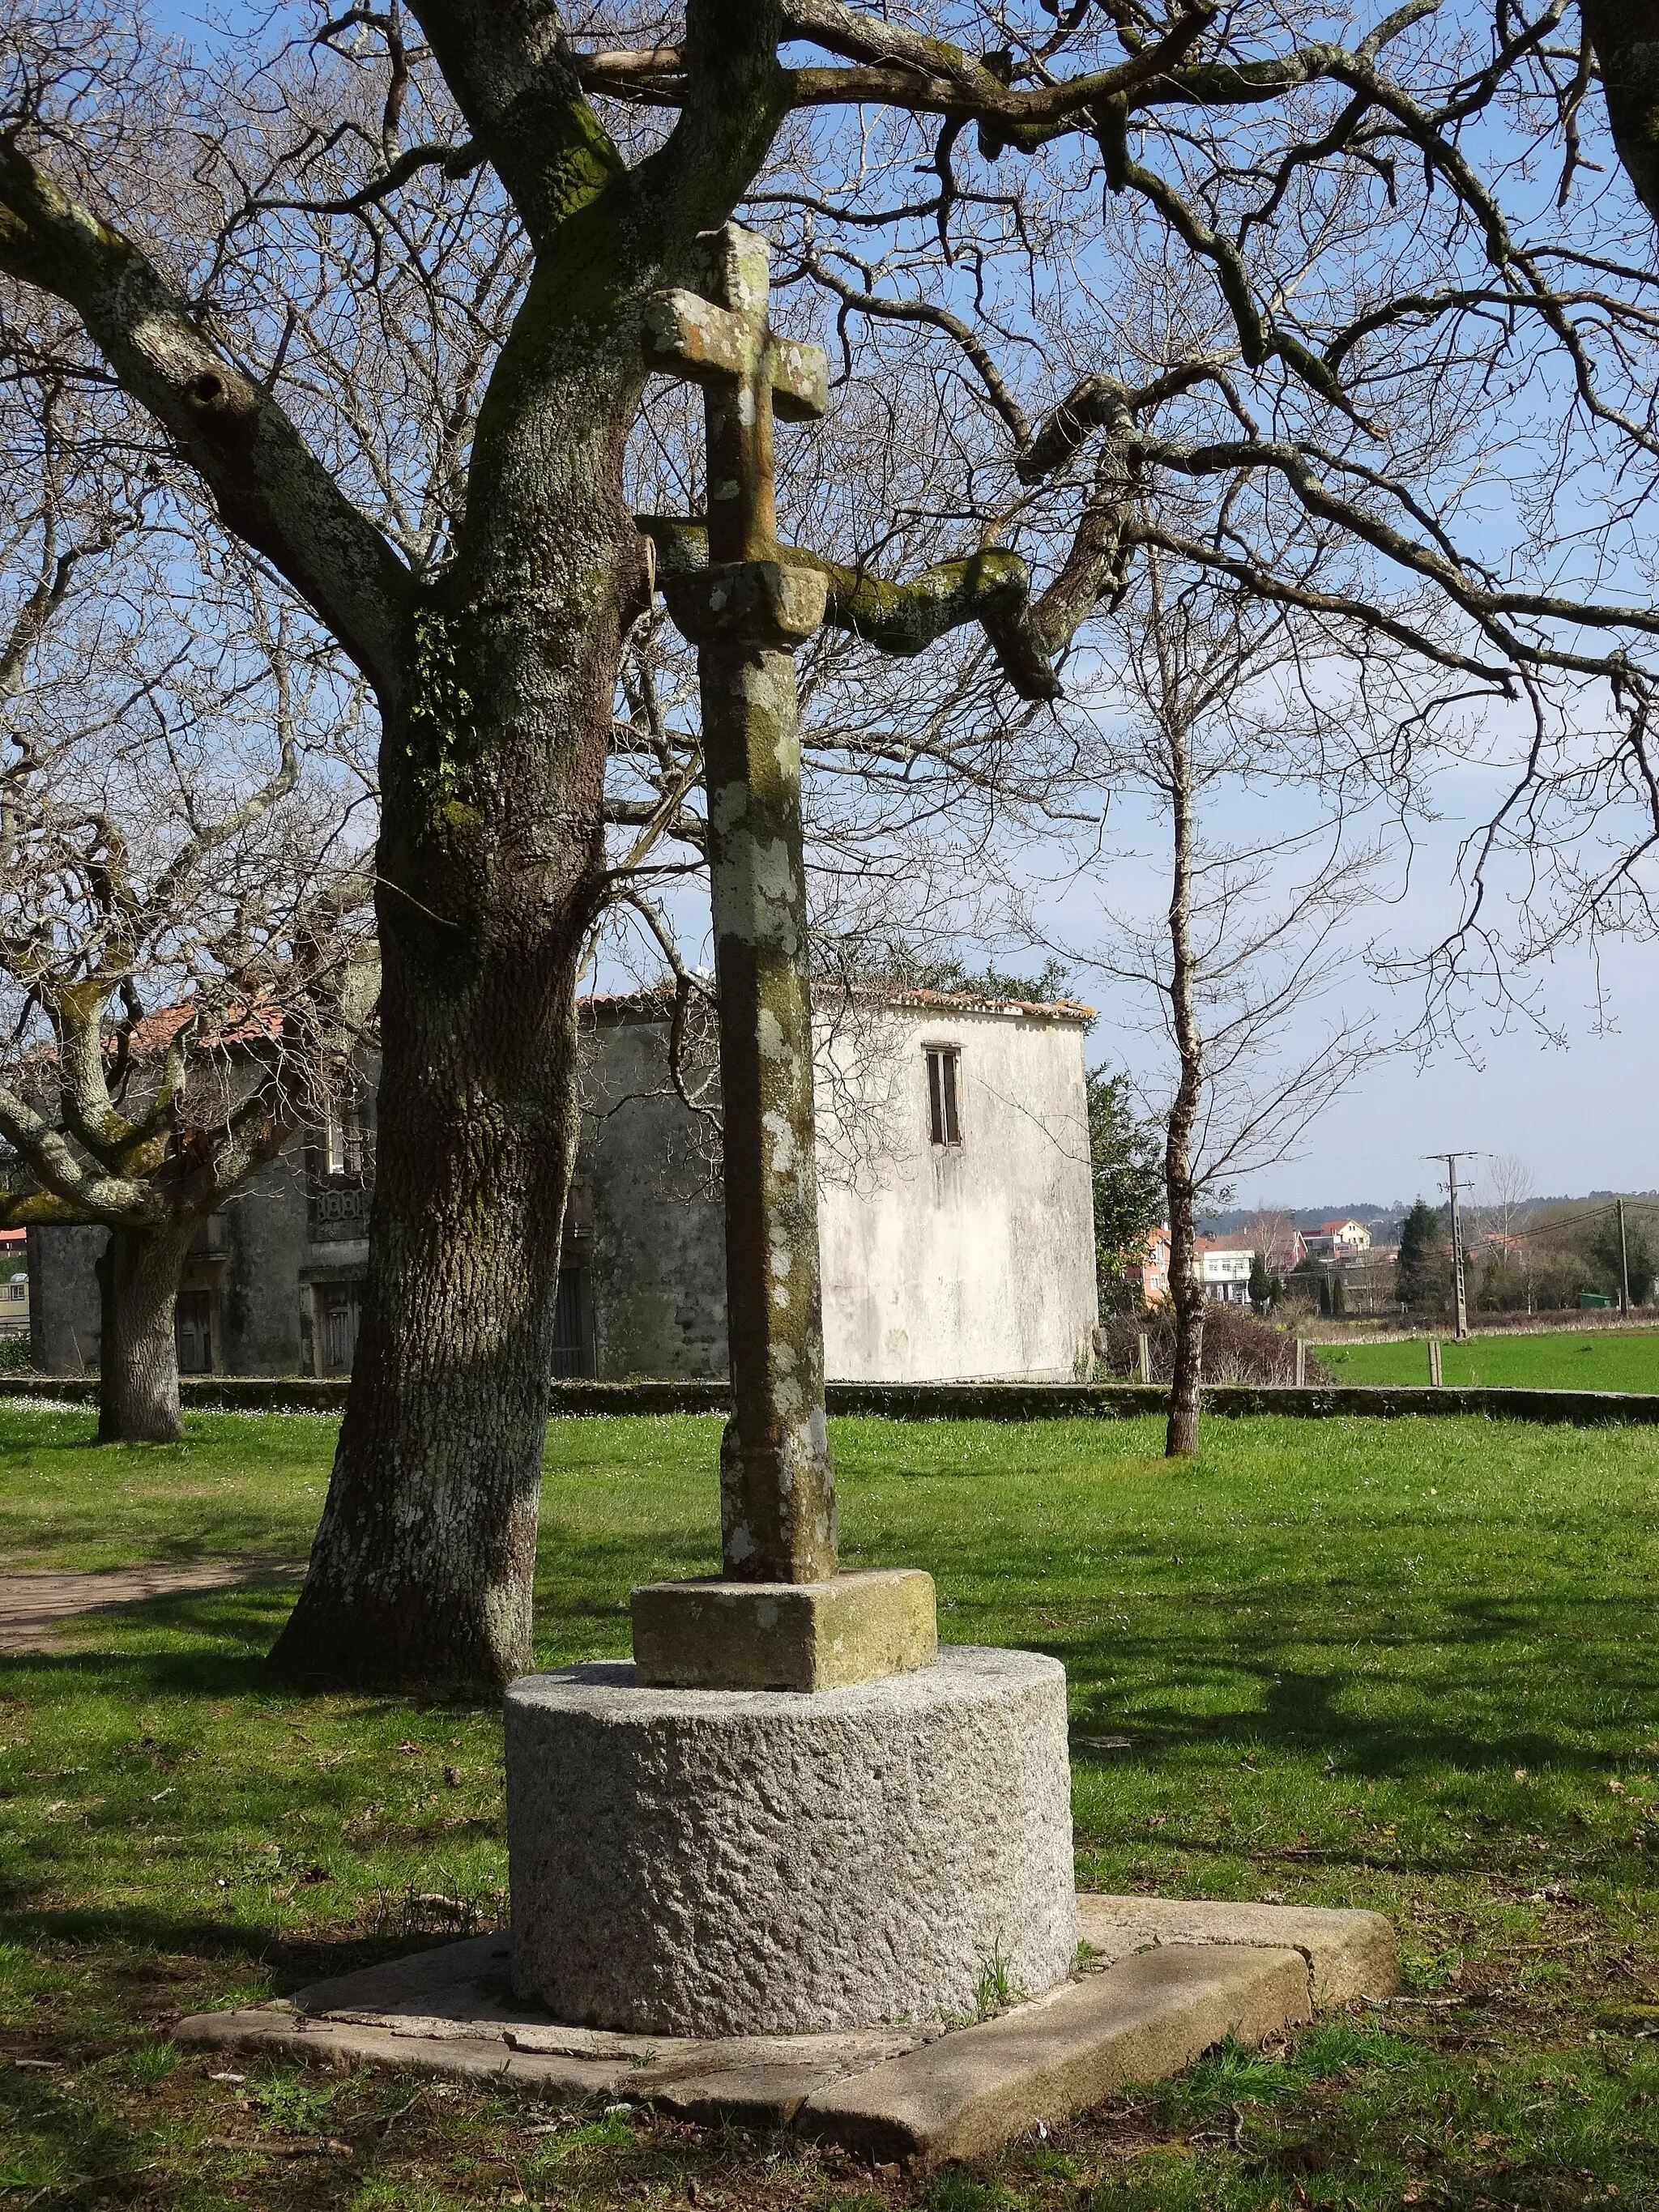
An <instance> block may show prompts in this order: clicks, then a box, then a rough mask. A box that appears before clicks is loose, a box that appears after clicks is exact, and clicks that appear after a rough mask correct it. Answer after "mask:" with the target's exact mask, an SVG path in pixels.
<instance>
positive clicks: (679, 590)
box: [662, 561, 829, 653]
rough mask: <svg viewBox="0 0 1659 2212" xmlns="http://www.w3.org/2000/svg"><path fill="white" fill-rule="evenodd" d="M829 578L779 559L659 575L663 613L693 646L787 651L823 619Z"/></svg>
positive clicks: (808, 635)
mask: <svg viewBox="0 0 1659 2212" xmlns="http://www.w3.org/2000/svg"><path fill="white" fill-rule="evenodd" d="M662 591H663V597H664V599H666V601H667V602H668V611H669V613H670V614H671V615H672V617H674V620H675V623H677V624H678V627H679V629H681V630H682V631H683V632H684V635H686V636H687V637H688V638H690V641H691V642H692V644H693V645H698V646H702V645H714V644H724V643H731V644H740V645H750V646H757V647H763V648H766V647H769V648H771V649H772V650H774V651H779V652H784V653H793V652H794V651H795V649H796V648H797V647H799V646H802V645H805V642H806V641H807V639H808V638H809V637H811V635H812V634H813V632H814V631H815V630H816V629H817V628H818V627H819V625H820V624H821V623H822V622H823V610H824V605H825V602H826V600H827V599H828V595H829V578H828V577H827V576H826V575H824V574H823V572H822V570H820V569H816V568H797V567H795V566H793V565H789V566H786V565H785V564H784V563H783V562H781V561H725V562H716V563H715V564H714V566H712V567H710V568H701V569H698V570H697V571H696V573H695V574H691V575H683V576H665V577H664V578H663V580H662Z"/></svg>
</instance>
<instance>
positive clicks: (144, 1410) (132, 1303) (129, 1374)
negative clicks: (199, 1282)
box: [98, 1221, 197, 1444]
mask: <svg viewBox="0 0 1659 2212" xmlns="http://www.w3.org/2000/svg"><path fill="white" fill-rule="evenodd" d="M196 1226H197V1225H196V1223H195V1222H193V1221H191V1222H187V1223H185V1224H182V1225H181V1224H178V1223H167V1225H164V1226H162V1227H160V1228H141V1229H112V1230H111V1231H110V1233H109V1241H108V1243H106V1245H105V1247H104V1250H103V1253H102V1255H101V1256H100V1259H99V1261H98V1290H99V1304H100V1309H101V1314H102V1329H101V1332H100V1352H99V1364H98V1441H99V1443H100V1444H110V1443H155V1444H168V1443H177V1442H178V1439H179V1344H178V1339H177V1337H176V1336H175V1334H174V1333H173V1318H174V1310H175V1308H176V1306H177V1304H178V1299H179V1273H180V1271H181V1269H182V1268H183V1267H184V1263H185V1253H186V1252H187V1251H188V1250H189V1249H190V1242H191V1237H192V1236H193V1235H194V1234H195V1231H196Z"/></svg>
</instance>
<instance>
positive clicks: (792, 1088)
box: [644, 223, 836, 1583]
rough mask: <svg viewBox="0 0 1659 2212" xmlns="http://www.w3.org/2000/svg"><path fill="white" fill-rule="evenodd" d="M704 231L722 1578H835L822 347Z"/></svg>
mask: <svg viewBox="0 0 1659 2212" xmlns="http://www.w3.org/2000/svg"><path fill="white" fill-rule="evenodd" d="M702 244H703V246H705V248H706V250H707V255H708V266H709V270H710V281H709V287H708V289H709V292H710V294H711V295H713V296H711V297H707V298H705V297H703V296H702V295H699V294H697V293H695V292H689V291H672V292H665V293H660V294H659V295H656V297H655V298H654V299H653V300H652V301H651V302H650V303H649V305H648V307H647V312H646V318H645V329H644V343H645V352H646V358H647V362H648V363H649V364H650V366H651V367H652V368H657V369H660V370H662V371H663V372H664V373H665V374H668V375H671V376H675V377H679V378H681V379H684V380H687V381H689V382H692V383H695V384H697V385H699V386H701V387H702V394H703V407H704V419H705V422H706V425H707V433H708V556H709V566H708V568H707V569H706V570H704V571H702V573H701V574H696V575H693V576H690V577H685V578H682V579H680V580H678V581H677V582H676V583H674V584H673V585H671V586H667V587H665V589H666V596H667V598H668V604H669V609H670V611H671V613H672V615H673V617H674V619H675V621H676V622H677V623H678V625H679V627H680V629H682V630H684V633H685V634H686V635H687V636H688V637H689V638H690V640H691V641H692V642H693V643H694V644H695V645H696V647H697V673H698V682H699V686H700V690H701V693H702V743H703V762H704V771H705V775H706V779H707V784H708V859H709V872H710V876H711V878H712V883H713V896H714V969H715V976H716V980H717V982H718V986H719V993H720V1091H721V1099H722V1106H723V1110H724V1115H725V1170H726V1175H725V1181H726V1317H727V1330H728V1335H729V1339H730V1344H731V1361H732V1415H731V1419H729V1420H728V1422H727V1424H726V1433H725V1436H724V1437H723V1438H722V1440H721V1445H720V1538H721V1553H722V1558H723V1563H724V1569H725V1572H726V1575H727V1576H728V1577H732V1578H734V1579H736V1580H739V1581H744V1582H785V1583H810V1582H818V1581H822V1580H823V1579H825V1578H826V1577H829V1576H832V1575H834V1574H835V1572H836V1499H835V1480H834V1476H833V1474H832V1472H831V1468H830V1463H829V1437H828V1432H827V1430H826V1426H825V1422H824V1412H823V1299H822V1292H821V1287H820V1279H819V1270H818V1231H817V1158H816V1153H817V1141H816V1127H815V1122H814V1118H813V1111H812V1018H811V998H810V994H809V990H808V984H807V975H806V877H805V860H804V840H803V835H802V825H801V800H800V731H799V718H798V707H797V700H796V691H795V669H794V661H793V653H794V649H795V647H797V646H799V645H800V644H802V643H803V642H804V641H805V639H806V638H808V637H810V636H811V634H812V632H813V630H814V629H817V625H818V623H820V622H821V621H822V620H823V604H824V580H823V576H822V575H821V574H817V573H816V572H813V571H810V570H803V569H799V568H785V567H783V566H782V565H781V563H780V562H779V560H778V557H777V512H776V505H775V491H774V482H773V451H772V422H773V415H774V411H776V413H777V414H779V415H781V416H784V417H785V418H786V419H787V420H791V421H796V422H800V421H810V420H811V418H812V417H813V416H817V415H818V414H821V413H822V412H823V406H824V404H825V387H826V383H827V372H826V367H825V362H824V357H823V352H822V351H821V349H819V348H817V347H816V346H804V345H796V344H793V343H789V342H788V341H787V340H783V339H780V338H777V337H775V336H774V335H773V333H772V331H771V329H770V327H769V322H768V319H767V295H768V289H769V280H768V272H767V249H766V244H765V241H764V240H763V239H759V238H757V237H756V236H755V235H754V234H752V233H751V232H749V231H745V230H744V229H742V228H739V226H738V225H737V224H735V223H728V224H727V225H726V228H724V229H723V230H720V231H716V232H714V233H711V234H708V236H707V237H706V238H705V239H704V240H702Z"/></svg>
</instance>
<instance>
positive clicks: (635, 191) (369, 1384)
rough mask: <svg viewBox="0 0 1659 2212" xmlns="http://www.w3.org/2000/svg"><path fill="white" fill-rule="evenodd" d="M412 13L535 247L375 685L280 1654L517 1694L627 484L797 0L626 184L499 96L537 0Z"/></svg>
mask: <svg viewBox="0 0 1659 2212" xmlns="http://www.w3.org/2000/svg"><path fill="white" fill-rule="evenodd" d="M416 13H417V14H418V15H422V20H423V21H424V22H425V25H426V27H427V29H428V34H429V35H430V36H431V37H432V38H433V40H434V42H435V47H436V50H437V52H438V58H439V62H440V65H441V67H442V69H443V70H444V72H445V75H446V76H447V78H448V80H449V82H450V84H451V86H452V88H454V89H455V90H456V92H457V95H458V97H459V98H460V99H461V100H462V104H463V106H469V105H470V106H471V109H472V110H474V111H475V112H474V114H473V119H474V121H475V123H477V125H478V127H479V131H480V136H481V137H482V138H483V139H484V140H485V141H486V143H489V145H490V147H491V150H492V152H493V154H494V155H495V157H496V158H497V160H498V164H502V165H504V170H503V173H504V174H505V175H506V176H507V181H508V183H509V185H510V187H511V188H512V189H513V191H514V193H515V196H517V197H520V206H521V208H522V209H523V210H525V211H526V222H527V224H528V227H529V228H530V229H531V231H532V234H533V235H535V237H536V242H537V261H536V270H535V275H534V276H533V278H532V282H531V284H530V287H529V290H528V292H527V294H526V299H525V302H524V305H523V307H521V309H520V312H519V314H518V316H517V319H516V320H515V322H514V325H513V333H512V336H511V337H510V338H509V339H508V341H507V344H506V346H505V347H504V348H503V349H502V352H501V356H500V358H499V360H498V361H497V362H496V364H495V368H494V371H493V372H492V374H491V377H490V382H489V392H488V394H487V397H486V398H485V400H484V404H483V408H482V410H481V411H480V415H479V419H478V428H477V437H476V438H475V440H474V442H473V448H472V455H471V466H470V471H469V476H468V490H467V508H466V517H465V526H464V528H463V531H462V535H461V544H460V551H459V557H458V559H457V562H456V564H455V567H454V568H453V570H452V571H451V572H450V573H449V574H447V576H446V577H445V579H444V580H443V581H442V583H441V585H440V586H439V587H438V589H437V590H436V591H435V592H434V593H433V594H432V595H431V596H430V597H429V598H428V599H427V600H425V601H424V603H423V604H422V605H419V606H418V607H417V608H416V611H415V613H414V616H413V618H412V622H411V626H410V632H411V634H410V644H409V656H408V665H407V678H406V684H405V686H404V691H403V694H402V696H400V697H399V698H398V699H396V700H386V699H383V700H382V708H383V712H384V714H385V735H384V738H383V740H382V746H381V777H380V784H381V808H382V814H381V837H380V859H379V888H378V891H377V908H378V917H379V926H380V947H381V961H382V969H381V1000H380V1024H381V1051H382V1060H381V1076H380V1109H379V1116H378V1120H379V1137H378V1147H377V1158H376V1176H375V1194H374V1226H373V1230H372V1231H371V1236H370V1260H369V1277H368V1297H367V1301H366V1305H365V1310H364V1316H363V1323H362V1331H361V1333H360V1334H359V1337H358V1340H357V1353H356V1363H355V1365H354V1369H353V1372H352V1378H351V1389H350V1393H349V1398H348V1401H347V1406H346V1414H345V1419H344V1421H343V1424H342V1426H341V1431H340V1442H339V1448H338V1450H337V1454H336V1456H335V1462H334V1474H333V1478H332V1480H331V1483H330V1485H329V1494H328V1500H327V1504H326V1505H325V1508H324V1512H323V1517H322V1522H321V1524H320V1526H319V1529H318V1532H317V1537H316V1541H315V1542H314V1544H313V1547H312V1553H311V1564H310V1567H309V1570H308V1571H307V1577H306V1584H305V1588H304V1589H303V1590H302V1592H301V1596H300V1601H299V1603H298V1605H297V1606H296V1607H295V1610H294V1613H293V1614H292V1616H291V1618H290V1619H289V1622H288V1625H287V1626H286V1627H285V1628H284V1630H283V1634H282V1636H281V1638H280V1639H279V1640H278V1642H277V1644H276V1649H275V1650H274V1651H273V1653H272V1655H271V1660H272V1664H273V1666H274V1668H276V1671H277V1672H278V1673H280V1674H283V1675H284V1676H286V1677H287V1678H289V1679H290V1680H313V1681H316V1680H331V1681H339V1682H348V1683H358V1684H363V1685H376V1684H379V1685H390V1684H397V1685H398V1686H403V1687H413V1686H417V1685H430V1686H449V1687H453V1688H466V1689H471V1690H478V1691H484V1692H493V1691H495V1690H498V1689H499V1688H500V1687H501V1685H502V1684H503V1683H505V1682H507V1680H510V1679H511V1678H512V1677H513V1675H514V1674H519V1673H521V1672H522V1671H523V1670H524V1669H525V1668H527V1667H528V1666H529V1665H530V1663H531V1609H532V1585H533V1579H534V1574H535V1564H536V1522H537V1509H538V1502H539V1492H540V1484H541V1463H542V1449H543V1443H544V1435H545V1430H546V1419H547V1403H548V1398H547V1386H548V1376H549V1370H550V1364H551V1354H552V1340H553V1316H554V1307H555V1301H556V1290H557V1279H558V1278H557V1260H558V1249H559V1237H560V1231H561V1226H562V1214H563V1208H564V1200H565V1193H566V1188H567V1186H568V1179H569V1173H570V1166H571V1161H572V1158H573V1156H574V1147H575V1136H576V1122H575V1014H574V989H575V979H576V975H577V970H578V963H579V961H580V954H581V951H582V946H583V944H584V940H585V938H586V931H587V928H588V927H589V924H590V923H591V922H592V920H593V918H594V916H595V914H596V912H597V911H598V909H599V907H600V906H601V904H602V903H603V900H604V896H605V884H604V876H603V867H604V851H603V832H602V829H601V819H602V812H601V810H602V803H603V796H604V780H605V759H606V755H607V752H608V750H609V744H610V738H611V716H612V712H613V708H614V706H615V696H616V684H617V671H618V669H619V667H620V665H621V660H622V653H623V642H624V641H625V638H626V636H627V634H628V631H629V627H630V626H631V624H632V623H633V622H634V620H635V617H636V616H638V615H639V614H641V613H642V612H643V611H645V609H646V607H647V605H648V603H649V592H650V570H649V567H648V565H647V555H646V551H645V548H644V541H643V540H642V539H641V537H640V535H639V533H638V532H637V530H636V529H635V525H634V520H633V516H632V514H631V513H630V512H629V507H628V505H627V502H626V501H625V499H624V497H623V450H624V446H625V442H626V438H627V434H628V431H629V427H630V425H631V423H632V422H633V420H634V417H635V413H636V410H637V408H638V404H639V398H640V394H641V390H642V388H643V386H644V381H645V369H644V353H643V337H642V325H643V307H644V301H645V297H646V295H647V293H648V292H649V291H651V290H653V289H656V288H657V287H659V285H661V284H663V283H672V282H676V281H678V280H679V279H680V278H681V276H683V275H685V274H689V273H690V255H691V251H692V245H693V240H694V237H695V235H696V233H697V232H698V231H700V230H703V229H706V228H709V227H710V226H711V225H713V224H715V223H719V222H724V221H725V220H726V217H727V216H729V214H730V213H731V211H732V207H733V206H734V205H735V204H736V201H737V198H738V194H739V193H740V192H741V191H743V190H744V187H745V185H747V184H748V182H749V181H750V179H751V178H752V177H753V175H754V174H755V173H756V171H757V168H758V167H759V166H760V163H761V161H763V158H764V155H765V152H766V149H767V147H768V146H769V143H770V141H771V138H772V136H773V133H774V131H775V128H776V125H777V123H778V121H779V119H780V117H781V113H782V112H783V105H782V103H783V99H784V88H783V80H782V78H781V75H780V72H779V71H778V69H777V66H776V60H775V46H776V42H777V39H778V37H779V35H780V23H779V20H778V9H777V7H776V5H775V0H766V4H757V5H752V6H750V8H748V9H733V10H730V11H721V12H720V15H719V16H717V17H714V16H709V15H708V14H707V11H705V12H704V14H703V15H702V16H700V17H699V18H698V21H697V22H696V24H695V25H693V26H691V27H689V29H688V37H693V34H694V33H695V38H694V44H695V46H696V51H695V52H693V53H692V54H691V56H690V64H689V66H690V70H691V74H692V76H693V77H694V78H696V81H697V82H699V84H701V85H702V86H703V88H704V91H705V95H706V97H705V99H704V101H703V104H702V108H701V111H700V114H699V117H698V119H697V120H696V125H695V127H693V126H691V125H686V126H684V128H683V129H682V131H678V132H676V134H675V139H674V143H673V147H672V149H665V152H664V153H663V155H661V156H660V157H659V161H656V162H654V163H647V164H646V165H645V166H644V167H642V168H641V170H639V171H637V172H635V173H632V174H630V173H629V172H628V171H627V170H626V169H625V168H624V167H623V164H622V162H621V161H620V159H619V157H617V155H615V153H614V151H613V150H612V149H610V148H609V147H608V146H607V145H606V144H605V142H604V140H603V138H602V135H601V134H600V132H599V126H598V125H597V122H596V121H595V119H594V118H593V117H592V113H591V111H589V110H587V109H586V107H585V106H582V105H581V104H580V101H579V100H576V101H573V103H572V104H571V105H570V106H569V107H568V108H562V106H560V104H559V102H558V101H556V100H555V101H553V102H551V103H550V104H547V105H544V106H541V107H535V108H534V109H533V116H534V118H538V119H535V121H534V127H533V129H532V126H531V124H530V123H529V122H527V121H526V117H525V116H524V115H522V114H521V113H520V109H521V108H523V109H526V110H528V109H531V108H532V102H531V101H530V100H528V99H527V98H523V97H520V95H519V94H516V93H514V94H513V96H512V97H511V98H509V99H507V101H506V104H505V105H502V104H501V102H502V86H503V84H504V83H505V84H507V87H508V88H509V90H511V88H512V87H513V85H514V84H516V82H517V79H516V78H514V77H513V68H517V67H518V66H520V64H521V63H522V61H523V56H522V54H521V53H520V52H519V45H518V43H515V42H520V41H521V40H522V39H523V38H525V37H526V36H527V35H528V34H527V33H526V32H525V31H524V27H523V23H522V22H521V21H520V17H519V16H518V15H516V14H514V12H513V11H511V10H503V11H493V10H483V9H481V10H478V11H477V13H476V14H469V13H468V12H467V11H465V10H463V11H459V12H458V11H455V10H450V9H426V10H422V9H420V7H419V6H418V5H417V7H416ZM528 20H530V19H528V18H526V21H528ZM536 20H537V21H539V19H536ZM497 33H499V34H500V39H501V41H504V45H502V46H501V47H500V50H499V51H498V45H497ZM537 35H538V37H539V36H540V32H539V30H538V33H537ZM509 49H510V50H511V51H510V52H509V51H508V50H509ZM538 51H539V50H538ZM502 54H506V57H507V62H508V63H509V64H511V66H509V67H507V69H506V72H505V75H503V70H502V68H501V66H498V64H501V57H502ZM539 66H540V63H539V62H538V67H539ZM525 131H528V132H529V137H527V138H526V137H520V135H518V134H520V133H521V132H525ZM532 142H533V143H532ZM670 180H672V181H670Z"/></svg>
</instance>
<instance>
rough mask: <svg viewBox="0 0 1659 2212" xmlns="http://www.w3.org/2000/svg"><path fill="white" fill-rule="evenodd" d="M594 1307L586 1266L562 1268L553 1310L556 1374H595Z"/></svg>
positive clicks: (554, 1367) (554, 1366)
mask: <svg viewBox="0 0 1659 2212" xmlns="http://www.w3.org/2000/svg"><path fill="white" fill-rule="evenodd" d="M591 1311H592V1308H591V1305H590V1303H589V1297H588V1282H587V1270H586V1267H561V1268H560V1270H559V1293H558V1297H557V1300H556V1303H555V1304H554V1308H553V1372H554V1373H555V1375H591V1374H592V1372H593V1354H592V1329H591V1328H590V1326H589V1316H590V1314H591Z"/></svg>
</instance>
